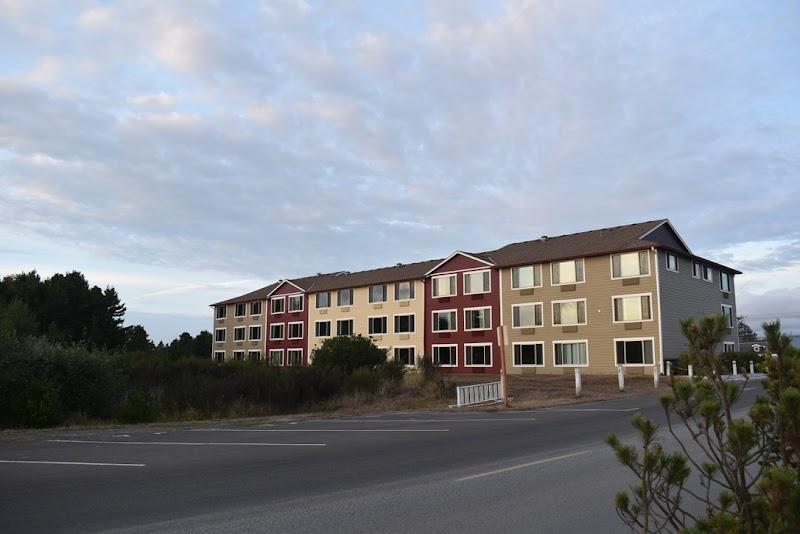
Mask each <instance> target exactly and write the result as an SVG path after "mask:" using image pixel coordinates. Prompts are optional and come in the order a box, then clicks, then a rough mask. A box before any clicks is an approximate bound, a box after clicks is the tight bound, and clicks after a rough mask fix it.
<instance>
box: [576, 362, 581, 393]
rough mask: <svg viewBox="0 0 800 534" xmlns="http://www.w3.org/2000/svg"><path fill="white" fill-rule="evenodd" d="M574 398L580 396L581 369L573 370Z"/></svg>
mask: <svg viewBox="0 0 800 534" xmlns="http://www.w3.org/2000/svg"><path fill="white" fill-rule="evenodd" d="M575 396H576V397H580V396H581V368H580V367H576V368H575Z"/></svg>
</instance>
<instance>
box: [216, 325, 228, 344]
mask: <svg viewBox="0 0 800 534" xmlns="http://www.w3.org/2000/svg"><path fill="white" fill-rule="evenodd" d="M225 332H226V329H225V328H217V329H216V330H214V340H215V341H216V342H217V343H222V342H224V341H225Z"/></svg>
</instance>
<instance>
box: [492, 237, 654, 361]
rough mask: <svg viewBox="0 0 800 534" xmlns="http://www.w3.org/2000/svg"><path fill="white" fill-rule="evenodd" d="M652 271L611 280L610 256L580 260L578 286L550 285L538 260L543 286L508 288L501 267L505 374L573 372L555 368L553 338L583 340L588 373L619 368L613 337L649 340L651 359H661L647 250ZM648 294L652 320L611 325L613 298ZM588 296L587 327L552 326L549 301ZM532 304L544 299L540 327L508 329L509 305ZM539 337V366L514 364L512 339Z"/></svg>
mask: <svg viewBox="0 0 800 534" xmlns="http://www.w3.org/2000/svg"><path fill="white" fill-rule="evenodd" d="M649 257H650V275H649V276H641V277H638V278H631V279H623V280H620V279H612V278H611V260H610V256H596V257H590V258H584V278H585V282H584V283H580V284H572V285H562V286H553V285H551V281H550V279H551V276H550V264H549V263H544V264H542V287H537V288H534V289H512V288H511V269H510V268H509V269H502V273H501V276H502V288H503V290H502V304H503V324H504V325H505V326H506V330H507V332H508V345H507V346H506V347H505V358H506V371H507V373H508V374H541V373H546V374H560V373H572V372H573V367H571V366H558V367H556V366H555V354H554V347H553V342H554V341H570V340H586V341H587V355H588V356H587V361H588V365H587V366H585V367H584V368H583V370H584V372H586V373H596V374H611V373H616V372H617V367H616V355H615V350H614V339H622V338H653V360H654V362H659V361H660V357H659V356H660V353H659V348H658V347H659V332H658V320H659V314H658V295H657V290H656V275H655V272H656V271H655V264H654V261H655V255H654V253H653V252H652V251H650V252H649ZM639 293H650V294H651V300H650V303H651V307H652V317H653V319H652V320H651V321H641V322H636V323H614V315H613V313H614V311H613V300H612V297H614V296H620V295H635V294H639ZM584 298H585V299H586V325H580V326H553V308H552V302H553V301H558V300H571V299H584ZM531 302H542V303H543V318H542V319H543V320H542V322H543V325H544V326H542V327H537V328H512V325H513V322H512V306H513V305H514V304H523V303H531ZM524 341H541V342H543V343H544V358H543V364H544V365H543V366H541V367H515V366H514V350H513V343H515V342H524ZM651 369H652V367H651V366H650V365H648V366H646V367H645V366H642V365H639V366H634V365H630V366H626V373H629V374H636V373H640V372H641V373H644V372H648V373H649V372H651Z"/></svg>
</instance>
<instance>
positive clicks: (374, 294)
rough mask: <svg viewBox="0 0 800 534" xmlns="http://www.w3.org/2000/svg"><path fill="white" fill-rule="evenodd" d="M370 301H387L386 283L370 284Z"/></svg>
mask: <svg viewBox="0 0 800 534" xmlns="http://www.w3.org/2000/svg"><path fill="white" fill-rule="evenodd" d="M369 301H370V303H374V302H386V284H383V285H380V286H370V288H369Z"/></svg>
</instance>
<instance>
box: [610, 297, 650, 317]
mask: <svg viewBox="0 0 800 534" xmlns="http://www.w3.org/2000/svg"><path fill="white" fill-rule="evenodd" d="M612 299H613V301H614V322H615V323H627V322H637V321H650V320H651V319H652V318H653V314H652V312H651V309H650V294H649V293H648V294H647V295H626V296H624V297H612Z"/></svg>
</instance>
